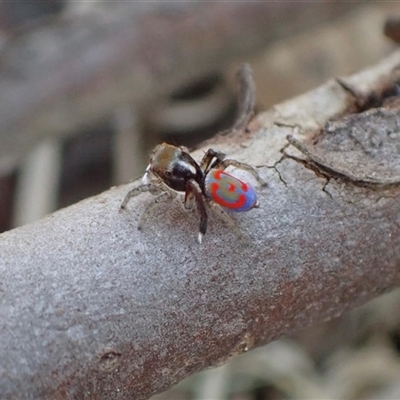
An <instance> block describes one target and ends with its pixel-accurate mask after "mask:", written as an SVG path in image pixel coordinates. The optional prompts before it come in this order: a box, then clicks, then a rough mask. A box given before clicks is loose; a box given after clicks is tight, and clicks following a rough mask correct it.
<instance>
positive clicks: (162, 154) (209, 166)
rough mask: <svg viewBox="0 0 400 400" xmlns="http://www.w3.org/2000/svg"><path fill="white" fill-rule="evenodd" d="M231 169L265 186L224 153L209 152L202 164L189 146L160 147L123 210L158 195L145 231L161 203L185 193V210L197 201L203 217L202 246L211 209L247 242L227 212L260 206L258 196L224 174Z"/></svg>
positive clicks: (148, 211) (152, 156) (200, 229)
mask: <svg viewBox="0 0 400 400" xmlns="http://www.w3.org/2000/svg"><path fill="white" fill-rule="evenodd" d="M229 166H233V167H236V168H240V169H243V170H245V171H247V172H249V173H251V174H252V175H253V176H254V177H255V178H256V179H257V181H258V182H259V183H260V184H261V185H265V182H264V181H263V180H262V179H261V178H260V176H259V174H258V172H257V171H256V170H255V169H254V168H253V167H252V166H251V165H248V164H245V163H241V162H239V161H236V160H231V159H225V154H223V153H221V152H218V151H215V150H213V149H209V150H208V151H207V152H206V153H205V155H204V156H203V158H202V160H201V162H200V164H198V163H197V162H196V161H195V160H194V159H193V158H192V156H191V155H190V154H189V153H188V150H187V149H186V148H185V147H176V146H173V145H170V144H167V143H163V144H160V145H158V146H156V148H155V149H154V150H153V153H152V155H151V158H150V164H149V166H148V167H147V169H146V173H145V174H144V176H143V178H142V184H141V185H140V186H138V187H135V188H134V189H132V190H130V191H129V192H128V194H127V195H126V196H125V199H124V201H123V202H122V204H121V209H125V208H126V205H127V204H128V202H129V200H130V199H131V198H132V197H134V196H137V195H138V194H140V193H142V192H150V193H151V194H153V195H155V196H156V198H155V200H154V202H153V203H151V204H150V205H149V206H148V207H147V208H146V210H145V211H144V213H143V215H142V217H141V219H140V222H139V229H141V228H142V226H143V224H144V222H145V221H146V219H147V218H148V216H149V214H150V212H151V211H152V209H153V208H154V207H155V206H156V205H157V203H159V202H160V201H163V200H166V199H174V198H176V197H177V196H178V195H179V192H184V193H185V199H184V205H185V208H190V207H191V204H192V203H193V201H194V202H195V204H196V206H197V210H198V213H199V215H200V226H199V235H198V242H199V243H201V242H202V238H203V235H204V234H205V233H206V231H207V219H208V215H207V207H209V208H210V209H212V210H213V211H214V212H216V214H217V215H218V216H219V217H220V218H221V219H223V220H224V221H225V222H226V223H227V224H228V225H229V226H231V227H232V228H233V229H234V230H235V232H236V233H237V235H238V236H239V237H240V238H241V239H243V237H242V235H241V233H240V231H239V229H238V227H237V226H236V223H235V221H234V220H233V219H232V218H231V217H230V216H229V215H228V213H227V212H226V211H225V209H229V210H230V211H236V212H243V211H248V210H250V209H252V208H254V207H258V202H257V194H256V192H255V190H254V188H252V187H251V186H250V185H248V184H247V183H244V182H242V181H241V180H239V179H237V178H235V177H233V176H231V175H229V174H227V173H226V172H224V170H225V169H226V168H227V167H229Z"/></svg>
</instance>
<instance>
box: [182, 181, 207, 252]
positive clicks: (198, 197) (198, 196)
mask: <svg viewBox="0 0 400 400" xmlns="http://www.w3.org/2000/svg"><path fill="white" fill-rule="evenodd" d="M192 196H193V197H194V200H195V201H196V206H197V211H198V213H199V215H200V224H199V235H198V237H197V241H198V242H199V243H200V244H201V242H202V240H203V235H205V233H206V231H207V219H208V215H207V209H206V205H205V204H204V198H203V193H202V192H201V189H200V186H199V184H198V183H197V182H196V181H195V180H194V179H190V180H189V181H187V183H186V197H185V203H186V201H187V199H189V198H190V197H192Z"/></svg>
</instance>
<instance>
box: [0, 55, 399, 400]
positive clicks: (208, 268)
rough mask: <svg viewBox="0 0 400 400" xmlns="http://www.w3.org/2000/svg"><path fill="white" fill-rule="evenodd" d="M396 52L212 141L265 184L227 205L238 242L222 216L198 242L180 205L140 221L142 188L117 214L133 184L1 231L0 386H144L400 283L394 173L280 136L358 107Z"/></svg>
mask: <svg viewBox="0 0 400 400" xmlns="http://www.w3.org/2000/svg"><path fill="white" fill-rule="evenodd" d="M399 65H400V53H396V54H394V55H393V56H392V57H391V58H389V59H387V60H385V61H384V62H383V63H382V64H381V65H378V66H377V67H375V68H373V69H371V70H368V71H365V72H362V73H360V74H358V75H356V76H353V77H350V78H348V79H342V80H340V81H338V80H333V81H331V82H329V83H327V84H326V85H324V86H322V87H320V88H318V89H316V90H314V91H312V92H310V93H307V94H305V95H303V96H301V97H299V98H297V99H294V100H292V101H289V102H287V103H284V104H281V105H279V106H276V107H274V108H273V109H272V110H270V111H269V112H267V113H265V114H262V115H259V116H258V117H257V119H256V123H252V124H251V126H252V127H253V129H252V130H251V131H250V132H236V133H234V134H232V135H230V136H229V135H228V136H227V135H225V136H222V135H221V136H219V137H217V138H216V139H214V141H213V143H212V144H213V146H214V147H215V148H217V149H221V150H223V151H224V152H226V153H227V154H229V156H230V157H232V158H236V159H238V160H241V161H244V162H250V163H252V164H254V165H257V166H258V168H259V172H260V174H261V176H262V177H263V178H264V179H265V180H266V181H267V182H268V185H269V186H268V187H267V188H265V189H262V190H260V191H259V197H260V203H261V207H260V208H258V209H255V210H252V211H250V212H248V213H244V214H242V215H237V216H236V220H237V221H238V224H239V226H240V229H241V230H242V232H243V233H244V235H246V236H247V237H248V238H249V241H250V244H249V245H247V246H245V245H243V244H241V242H240V241H238V239H237V237H236V236H235V234H234V233H233V232H232V231H231V230H230V229H229V228H227V227H226V226H225V225H224V224H223V223H220V222H219V221H218V220H217V219H215V218H213V219H212V220H211V224H210V229H209V231H208V233H207V235H206V236H205V238H204V243H203V245H199V244H197V242H196V236H197V225H198V224H197V216H196V214H195V213H193V214H185V213H184V212H183V210H182V209H181V207H180V206H179V205H178V204H176V203H173V204H169V203H167V204H160V205H159V207H158V208H157V209H156V210H155V211H154V212H153V213H152V215H151V217H150V219H149V220H148V222H147V225H146V227H145V229H144V231H142V232H139V231H138V230H137V222H138V218H139V217H140V215H141V212H142V211H143V209H144V208H145V206H146V204H148V202H149V201H151V195H150V194H143V195H140V196H138V197H137V198H134V199H132V201H131V202H130V203H129V206H128V209H127V210H126V211H125V212H123V213H121V212H119V211H118V210H119V207H120V204H121V201H122V199H123V198H124V196H125V194H126V193H127V191H128V190H129V188H130V187H131V186H130V185H123V186H120V187H117V188H112V189H110V190H109V191H107V192H104V193H102V194H100V195H98V196H96V197H93V198H89V199H87V200H84V201H82V202H80V203H78V204H76V205H74V206H71V207H68V208H66V209H64V210H61V211H58V212H56V213H54V214H52V215H50V216H48V217H47V218H45V219H43V220H41V221H38V222H37V223H34V224H31V225H27V226H24V227H21V228H18V229H15V230H13V231H10V232H7V233H4V234H2V235H0V254H1V259H0V277H1V279H0V335H1V340H0V354H1V355H2V357H1V360H0V393H1V398H2V399H15V398H18V399H38V398H41V399H52V400H54V399H113V400H115V399H127V398H135V399H145V398H147V397H149V396H150V395H151V394H153V393H157V392H160V391H162V390H164V389H166V388H168V387H170V386H171V385H172V384H174V383H176V382H178V381H180V380H181V379H183V378H184V377H186V376H187V375H189V374H191V373H193V372H196V371H199V370H201V369H203V368H206V367H209V366H212V365H219V364H221V363H224V362H225V361H226V360H227V359H229V357H231V356H234V355H238V354H240V353H242V352H245V351H247V350H250V349H251V348H253V347H256V346H259V345H262V344H265V343H267V342H269V341H271V340H273V339H275V338H277V337H279V336H280V335H281V334H283V333H287V332H293V331H295V330H297V329H301V328H304V327H306V326H308V325H310V324H312V323H314V322H318V321H323V320H326V319H329V318H332V317H333V316H337V315H339V314H340V313H341V312H343V311H344V310H347V309H349V308H351V307H354V306H356V305H360V304H362V303H364V302H365V301H367V300H368V299H370V298H372V297H374V296H376V295H378V294H379V293H382V292H383V291H386V290H389V289H390V288H393V287H394V286H396V285H398V284H399V279H400V217H399V216H400V201H399V196H400V188H399V185H398V184H397V183H394V182H390V184H388V185H385V184H375V183H371V182H367V183H366V182H363V184H360V183H359V182H356V181H354V180H352V179H351V178H349V177H346V175H345V174H342V173H339V174H337V173H335V171H334V167H333V170H332V169H330V170H329V169H326V168H325V167H324V166H323V165H319V164H318V160H317V162H315V160H313V159H311V158H309V157H308V156H307V155H304V154H302V153H300V152H299V151H298V150H296V149H295V148H293V147H292V146H289V143H288V142H287V140H286V136H287V135H288V134H294V135H296V137H297V139H298V140H300V141H301V142H304V141H305V140H306V139H307V140H309V138H310V137H312V136H315V134H316V132H318V134H319V135H322V136H323V137H325V136H324V135H327V134H328V133H324V132H323V127H324V125H325V123H326V121H328V120H329V119H333V118H336V119H338V118H340V117H341V115H344V114H346V113H348V112H349V110H353V111H355V110H359V107H360V105H362V107H364V108H367V107H368V104H369V103H368V101H367V100H368V99H370V98H371V97H370V96H369V94H371V93H373V94H374V96H375V98H378V97H379V96H380V95H381V94H382V93H385V90H386V89H388V88H390V87H391V86H392V85H393V82H394V81H395V80H396V79H397V78H396V76H395V74H394V72H393V71H395V70H396V68H397V67H398V66H399ZM349 88H351V90H350V89H349ZM355 94H356V95H355ZM256 125H258V127H257V128H255V126H256ZM383 128H385V126H384V124H383ZM321 130H322V131H321ZM399 131H400V128H399V126H397V127H396V132H397V133H398V132H399ZM300 132H303V133H305V132H308V134H307V133H305V134H304V135H302V136H301V135H299V133H300ZM321 132H322V133H321ZM351 132H352V129H351V126H350V128H349V130H348V133H351ZM364 145H366V144H365V143H364ZM307 146H310V145H309V144H308V145H307ZM342 150H343V152H345V151H346V149H342ZM310 154H311V153H310ZM365 154H366V156H368V157H369V156H370V153H369V152H368V151H366V152H365ZM195 155H197V156H199V155H200V152H197V153H195ZM319 156H320V157H322V155H321V154H320V153H319ZM376 157H380V153H377V156H376ZM354 168H355V169H357V166H354ZM246 179H250V178H249V177H246Z"/></svg>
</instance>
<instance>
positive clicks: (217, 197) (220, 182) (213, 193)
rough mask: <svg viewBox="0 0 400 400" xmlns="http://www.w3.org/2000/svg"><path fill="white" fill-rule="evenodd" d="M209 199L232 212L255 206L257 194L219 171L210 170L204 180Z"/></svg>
mask: <svg viewBox="0 0 400 400" xmlns="http://www.w3.org/2000/svg"><path fill="white" fill-rule="evenodd" d="M205 187H206V192H207V195H208V196H209V198H210V199H211V200H213V201H215V202H216V203H218V204H219V205H220V206H222V207H225V208H227V209H229V210H231V211H234V212H244V211H248V210H250V209H252V208H253V207H256V206H257V193H256V191H255V190H254V188H253V187H252V186H250V185H249V184H247V183H245V182H243V181H241V180H240V179H238V178H235V177H233V176H232V175H229V174H227V173H226V172H224V171H222V170H220V169H212V170H211V171H209V173H208V174H207V176H206V179H205Z"/></svg>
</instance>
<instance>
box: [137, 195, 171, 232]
mask: <svg viewBox="0 0 400 400" xmlns="http://www.w3.org/2000/svg"><path fill="white" fill-rule="evenodd" d="M170 197H171V192H162V193H161V194H159V195H158V196H157V197H156V198H155V199H154V201H153V202H152V203H150V204H149V205H148V206H147V207H146V209H145V210H144V211H143V214H142V216H141V217H140V219H139V223H138V229H139V230H142V229H143V226H144V224H145V223H146V221H147V219H148V218H149V216H150V214H151V212H152V211H153V210H154V209H155V208H156V207H157V206H158V204H159V203H160V202H162V201H165V200H167V199H169V198H170Z"/></svg>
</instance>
